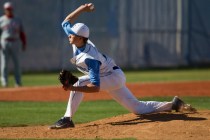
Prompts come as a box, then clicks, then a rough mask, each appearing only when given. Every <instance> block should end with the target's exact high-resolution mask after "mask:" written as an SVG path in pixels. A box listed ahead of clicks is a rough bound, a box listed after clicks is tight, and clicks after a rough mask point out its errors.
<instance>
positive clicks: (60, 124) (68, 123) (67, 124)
mask: <svg viewBox="0 0 210 140" xmlns="http://www.w3.org/2000/svg"><path fill="white" fill-rule="evenodd" d="M72 127H74V123H73V121H72V120H71V119H70V118H69V117H62V118H61V119H60V120H58V121H57V122H56V123H55V124H53V125H51V126H50V127H49V129H64V128H72Z"/></svg>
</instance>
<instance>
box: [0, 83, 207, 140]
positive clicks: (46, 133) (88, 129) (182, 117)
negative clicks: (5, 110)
mask: <svg viewBox="0 0 210 140" xmlns="http://www.w3.org/2000/svg"><path fill="white" fill-rule="evenodd" d="M128 87H129V88H130V89H131V91H132V92H133V93H134V95H135V96H137V97H147V96H174V95H179V96H209V97H210V81H203V82H202V81H198V82H177V83H147V84H146V83H143V84H128ZM68 96H69V95H68V92H65V91H63V90H62V89H61V88H60V87H59V86H48V87H22V88H8V89H0V101H67V100H68ZM105 99H110V96H109V95H108V94H107V93H105V92H100V93H94V94H86V95H85V98H84V100H86V101H87V100H105ZM0 138H57V139H59V138H78V139H81V138H85V139H95V138H103V139H113V138H136V139H144V140H145V139H155V140H162V139H167V140H173V139H180V140H181V139H184V140H195V139H196V140H203V139H210V110H205V111H204V110H203V111H198V113H195V114H181V113H176V112H172V113H169V112H163V113H157V114H148V115H139V116H136V115H133V114H125V115H120V116H115V117H112V118H107V119H102V120H97V121H94V122H90V123H86V124H76V127H75V128H71V129H63V130H49V129H48V127H47V126H27V127H4V128H0Z"/></svg>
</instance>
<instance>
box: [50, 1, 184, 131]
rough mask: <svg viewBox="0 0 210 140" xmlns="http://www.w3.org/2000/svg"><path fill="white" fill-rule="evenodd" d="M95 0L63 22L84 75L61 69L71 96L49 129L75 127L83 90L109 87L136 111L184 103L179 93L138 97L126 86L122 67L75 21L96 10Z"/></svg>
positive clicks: (178, 106)
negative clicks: (149, 98)
mask: <svg viewBox="0 0 210 140" xmlns="http://www.w3.org/2000/svg"><path fill="white" fill-rule="evenodd" d="M93 11H94V5H93V4H92V3H89V4H84V5H81V6H80V7H78V8H77V9H76V10H75V11H73V12H72V13H70V14H69V15H68V16H67V17H66V18H65V20H64V21H63V22H62V28H63V29H64V31H65V33H66V35H67V36H68V40H69V43H70V44H71V45H72V48H73V58H72V59H71V63H72V64H74V65H75V67H77V69H78V70H79V71H81V72H82V73H83V74H84V76H81V77H79V78H78V79H76V78H71V77H72V76H71V75H72V74H71V73H70V72H68V71H64V70H62V71H61V72H60V75H59V79H60V81H61V83H62V84H63V88H64V90H69V91H70V97H69V101H68V105H67V109H66V112H65V114H64V116H63V117H62V118H61V119H60V120H58V121H57V122H56V123H55V124H53V125H52V126H50V127H49V128H50V129H60V128H68V127H74V123H73V121H72V118H73V116H74V114H75V112H76V111H77V109H78V107H79V104H80V103H81V101H82V99H83V96H84V93H89V94H91V93H93V92H98V91H101V90H103V91H106V92H108V93H109V94H110V95H111V97H112V98H113V99H114V100H116V101H117V102H118V103H119V104H121V105H122V106H123V107H124V108H126V109H127V110H129V111H130V112H132V113H134V114H146V113H153V112H161V111H171V110H176V111H180V110H181V108H182V106H184V105H185V103H184V102H183V101H182V100H181V99H179V98H178V97H174V99H173V100H172V101H171V102H157V101H139V100H137V98H136V97H134V96H133V94H132V93H131V91H130V90H129V89H128V88H127V87H126V85H125V82H126V78H125V75H124V73H123V71H122V69H121V68H120V67H119V66H117V65H116V64H115V62H114V60H113V59H112V58H110V57H109V56H107V55H105V54H102V53H100V52H99V51H98V50H97V48H96V46H95V45H94V44H93V43H92V42H91V41H90V40H89V34H90V32H89V28H88V26H87V25H85V24H84V23H74V21H75V19H76V18H77V17H78V16H79V15H80V14H81V13H83V12H93Z"/></svg>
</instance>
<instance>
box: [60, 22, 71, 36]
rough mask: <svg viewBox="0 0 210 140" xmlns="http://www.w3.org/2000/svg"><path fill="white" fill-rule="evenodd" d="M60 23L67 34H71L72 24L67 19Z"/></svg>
mask: <svg viewBox="0 0 210 140" xmlns="http://www.w3.org/2000/svg"><path fill="white" fill-rule="evenodd" d="M61 25H62V28H63V30H64V32H65V33H66V35H67V36H69V35H70V34H73V32H72V30H71V27H72V24H71V23H70V22H69V21H63V22H62V24H61Z"/></svg>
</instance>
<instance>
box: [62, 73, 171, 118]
mask: <svg viewBox="0 0 210 140" xmlns="http://www.w3.org/2000/svg"><path fill="white" fill-rule="evenodd" d="M125 81H126V80H125V75H124V73H123V72H122V71H121V70H120V69H116V70H113V71H112V74H111V75H108V76H101V77H100V82H101V83H100V89H101V90H103V91H107V92H108V93H109V94H110V95H111V96H112V98H113V99H114V100H116V101H117V102H118V103H119V104H121V105H122V106H123V107H125V108H126V109H128V110H129V111H130V112H132V113H134V114H146V113H153V112H161V111H170V110H171V108H172V102H157V101H139V100H137V98H136V97H134V96H133V94H132V93H131V92H130V90H129V89H128V88H127V87H126V86H125ZM89 82H90V81H89V76H88V75H87V76H82V77H79V81H78V82H77V83H75V85H74V86H83V85H87V84H88V83H89ZM88 94H91V93H88ZM82 99H83V93H81V92H77V91H76V92H75V91H71V92H70V97H69V101H68V105H67V109H66V113H65V115H64V117H72V116H73V115H74V113H75V112H76V110H77V109H78V107H79V104H80V103H81V101H82Z"/></svg>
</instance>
